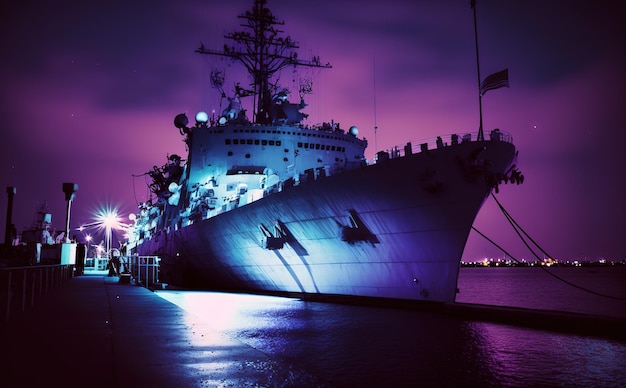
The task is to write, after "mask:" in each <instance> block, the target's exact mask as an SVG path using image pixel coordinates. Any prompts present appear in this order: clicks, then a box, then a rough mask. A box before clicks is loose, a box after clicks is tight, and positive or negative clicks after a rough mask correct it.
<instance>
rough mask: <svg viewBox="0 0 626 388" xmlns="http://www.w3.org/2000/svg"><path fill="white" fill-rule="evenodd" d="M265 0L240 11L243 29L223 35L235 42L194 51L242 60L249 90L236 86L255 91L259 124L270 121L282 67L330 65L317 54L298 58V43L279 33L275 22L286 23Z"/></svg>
mask: <svg viewBox="0 0 626 388" xmlns="http://www.w3.org/2000/svg"><path fill="white" fill-rule="evenodd" d="M266 2H267V1H266V0H255V1H254V5H253V7H252V10H249V11H246V12H245V13H244V14H242V15H239V16H238V18H240V19H243V20H244V21H243V22H242V24H241V26H242V27H244V28H245V30H243V31H237V32H232V33H228V34H226V35H224V38H226V39H229V40H232V41H234V42H235V43H236V45H234V46H229V45H227V44H224V49H223V50H222V51H219V50H211V49H205V48H204V46H201V47H200V48H199V49H198V50H196V51H195V52H197V53H200V54H206V55H221V56H225V57H229V58H231V59H233V60H235V61H237V62H239V63H241V64H242V65H243V66H244V67H245V68H246V70H247V71H248V73H249V74H250V75H251V76H252V79H253V81H252V83H251V84H250V86H251V87H252V88H251V90H246V89H243V88H240V87H238V86H237V91H236V92H237V94H238V95H239V96H240V97H243V96H248V95H254V112H253V115H254V121H255V122H256V123H258V124H269V123H270V122H271V118H270V106H271V103H272V95H273V94H274V93H275V92H277V90H276V89H277V85H276V83H272V78H273V76H274V74H276V73H277V72H278V71H280V70H281V69H283V68H285V67H287V66H289V65H293V66H308V67H318V68H330V67H331V65H330V64H329V63H327V64H321V62H320V60H319V57H313V59H312V60H302V59H299V58H298V54H297V52H296V51H295V49H297V48H299V46H298V43H297V42H295V41H293V40H292V39H291V37H289V36H286V37H282V36H281V33H283V32H284V31H281V30H279V29H277V28H276V26H279V25H283V24H285V23H284V22H282V21H279V20H277V19H276V17H275V16H274V15H273V14H272V12H271V11H270V10H269V9H268V8H266V7H265V4H266Z"/></svg>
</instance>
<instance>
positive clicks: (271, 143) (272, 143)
mask: <svg viewBox="0 0 626 388" xmlns="http://www.w3.org/2000/svg"><path fill="white" fill-rule="evenodd" d="M274 132H275V131H274ZM270 145H274V140H270Z"/></svg>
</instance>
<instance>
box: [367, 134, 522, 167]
mask: <svg viewBox="0 0 626 388" xmlns="http://www.w3.org/2000/svg"><path fill="white" fill-rule="evenodd" d="M477 140H478V132H465V133H463V134H462V135H459V134H454V133H453V134H449V135H442V136H437V137H432V138H428V139H424V140H420V141H417V142H408V143H406V144H405V145H403V146H394V147H391V148H388V149H386V150H382V151H378V152H377V153H376V155H375V157H374V163H377V162H379V161H384V160H388V159H395V158H401V157H404V156H407V155H412V154H417V153H420V152H427V151H428V150H433V149H437V148H443V147H450V146H455V145H458V144H463V143H468V142H473V141H477ZM484 140H486V141H490V140H491V141H503V142H507V143H513V137H512V136H511V134H509V133H507V132H502V131H500V130H493V131H491V132H489V133H487V134H486V135H485V137H484Z"/></svg>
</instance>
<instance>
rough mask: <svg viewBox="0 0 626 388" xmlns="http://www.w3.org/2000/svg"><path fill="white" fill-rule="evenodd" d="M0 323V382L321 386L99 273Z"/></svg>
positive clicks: (549, 315) (485, 310)
mask: <svg viewBox="0 0 626 388" xmlns="http://www.w3.org/2000/svg"><path fill="white" fill-rule="evenodd" d="M435 309H436V310H438V311H439V312H441V313H442V314H449V315H453V316H455V317H457V318H458V319H461V320H465V319H468V320H481V321H494V322H498V323H503V324H511V325H521V326H528V327H533V328H536V329H539V330H563V331H567V332H571V333H575V334H582V335H599V336H608V337H612V338H620V339H623V338H625V337H626V336H625V334H624V332H625V331H624V327H626V326H625V325H624V322H623V321H619V320H607V319H603V318H599V317H591V316H581V315H577V314H573V315H571V314H564V313H557V312H541V311H536V310H525V309H515V308H500V307H493V306H477V305H464V304H452V305H439V307H436V308H435ZM0 330H1V331H0V353H1V356H0V357H1V358H0V370H1V371H2V378H1V379H2V380H1V381H2V383H3V386H7V387H17V386H22V387H43V386H57V385H61V384H62V385H63V386H66V387H73V386H90V387H137V386H140V387H144V386H150V387H196V386H202V387H207V386H210V387H213V386H324V384H323V383H322V382H320V381H317V380H316V377H315V376H311V375H309V374H307V372H305V371H303V370H296V369H294V368H295V367H294V366H293V365H291V364H287V363H285V362H284V361H281V360H280V359H274V358H272V357H271V356H270V355H268V354H266V353H264V352H261V351H260V350H257V349H255V348H253V347H251V346H249V345H247V344H245V343H243V342H242V341H240V340H239V339H238V338H235V337H233V336H232V335H230V336H229V335H227V334H226V333H225V332H223V331H220V330H217V329H214V328H211V327H210V326H209V325H208V324H207V323H206V322H203V321H201V320H198V319H196V318H195V317H193V316H192V315H191V314H189V313H187V312H185V311H184V310H182V309H181V308H179V307H178V306H176V305H174V304H172V303H170V302H168V301H167V300H165V299H163V298H160V297H158V296H157V295H155V294H154V293H153V292H152V291H150V290H148V289H146V288H143V287H139V286H135V285H132V284H128V283H127V282H120V280H119V278H118V277H107V276H106V272H104V271H97V272H96V271H93V272H91V273H90V272H87V274H86V275H84V276H79V277H75V278H73V279H71V280H70V281H68V282H67V283H66V284H64V285H63V286H62V287H59V288H56V289H54V290H53V291H51V292H49V293H47V294H45V295H43V296H42V297H41V298H40V299H39V300H38V301H37V303H36V305H35V306H33V307H32V308H31V309H28V310H26V311H25V312H24V313H22V314H20V315H18V316H13V317H12V319H11V320H10V321H9V322H8V323H5V324H3V325H2V326H0Z"/></svg>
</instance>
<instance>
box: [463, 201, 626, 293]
mask: <svg viewBox="0 0 626 388" xmlns="http://www.w3.org/2000/svg"><path fill="white" fill-rule="evenodd" d="M491 197H492V198H493V199H494V200H495V201H496V203H497V204H498V207H499V208H500V210H501V211H502V213H503V214H504V216H505V217H506V218H507V220H508V221H509V223H510V224H511V226H512V227H513V229H514V230H515V233H516V234H517V235H518V236H519V238H520V239H521V240H522V242H523V243H524V245H525V246H526V247H527V248H528V250H529V251H530V252H531V253H532V254H533V256H535V258H536V261H537V262H541V260H540V258H539V256H537V254H536V253H535V251H534V250H533V249H532V248H531V247H530V246H529V245H528V242H527V241H526V240H525V239H524V237H523V236H522V235H521V234H520V231H521V233H523V234H524V236H526V237H527V238H528V239H529V240H530V241H531V242H532V243H533V244H535V246H536V247H537V248H538V249H539V250H540V251H541V252H543V254H545V255H546V256H548V257H552V256H551V255H549V254H548V253H547V252H546V251H545V250H544V249H543V248H541V246H539V244H537V242H535V240H533V239H532V238H531V237H530V236H529V235H528V233H526V232H525V231H524V229H522V227H521V226H520V225H519V224H518V223H517V222H516V221H515V220H514V219H513V217H511V215H510V214H509V213H508V212H507V211H506V209H505V208H504V206H502V204H501V203H500V202H499V201H498V199H497V198H496V196H495V195H494V194H493V192H492V193H491ZM472 229H473V230H474V231H476V232H477V233H478V234H480V235H481V236H482V237H484V238H485V239H486V240H487V241H489V242H490V243H492V244H493V245H494V246H495V247H496V248H498V249H500V250H501V251H502V252H504V253H505V254H506V255H507V256H509V257H510V258H511V259H512V260H514V261H515V262H517V263H520V261H519V260H517V259H516V258H515V257H513V255H511V254H510V253H509V252H507V251H506V250H504V249H503V248H502V247H500V246H499V245H498V244H496V243H495V242H494V241H493V240H491V239H490V238H488V237H487V236H485V235H484V234H483V233H481V232H480V231H479V230H478V229H476V228H475V227H473V226H472ZM539 268H541V269H542V270H543V271H544V272H545V273H547V274H548V275H550V276H552V277H554V278H555V279H557V280H559V281H561V282H563V283H565V284H567V285H568V286H571V287H574V288H576V289H579V290H581V291H584V292H588V293H590V294H593V295H596V296H601V297H603V298H609V299H613V300H619V301H626V298H624V297H619V296H614V295H608V294H603V293H600V292H597V291H594V290H591V289H589V288H586V287H583V286H580V285H578V284H575V283H572V282H570V281H568V280H565V279H563V278H561V277H559V276H558V275H556V274H554V273H552V272H550V271H548V270H547V268H545V267H544V266H542V265H540V266H539Z"/></svg>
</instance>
